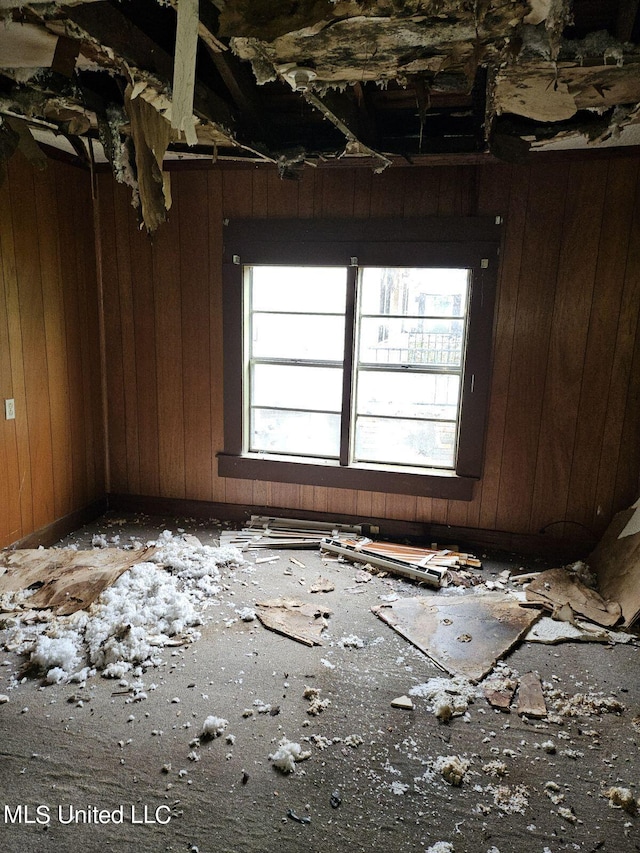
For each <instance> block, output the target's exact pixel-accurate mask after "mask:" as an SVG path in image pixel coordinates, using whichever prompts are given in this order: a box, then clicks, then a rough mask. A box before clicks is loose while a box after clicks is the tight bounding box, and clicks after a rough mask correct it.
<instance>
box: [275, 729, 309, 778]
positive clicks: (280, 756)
mask: <svg viewBox="0 0 640 853" xmlns="http://www.w3.org/2000/svg"><path fill="white" fill-rule="evenodd" d="M310 755H311V752H304V751H303V749H302V747H301V746H300V744H299V743H294V742H293V741H290V740H287V738H286V737H283V738H282V740H281V741H280V744H279V746H278V748H277V750H276V751H275V752H274V753H273V754H272V755H270V756H269V760H270V761H271V762H273V766H274V767H277V768H278V770H281V771H282V772H283V773H294V772H295V769H296V761H304V760H305V759H306V758H309V756H310Z"/></svg>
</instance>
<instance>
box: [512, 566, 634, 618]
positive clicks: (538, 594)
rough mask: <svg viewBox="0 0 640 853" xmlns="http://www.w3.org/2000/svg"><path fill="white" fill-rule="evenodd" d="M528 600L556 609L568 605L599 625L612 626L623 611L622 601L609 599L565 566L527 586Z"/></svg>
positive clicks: (549, 608)
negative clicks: (587, 585) (619, 602)
mask: <svg viewBox="0 0 640 853" xmlns="http://www.w3.org/2000/svg"><path fill="white" fill-rule="evenodd" d="M526 597H527V601H530V602H532V603H534V604H541V605H542V606H543V607H545V608H547V609H548V610H552V611H556V610H560V609H562V608H564V607H565V606H566V605H568V606H569V607H570V608H571V610H572V611H573V613H576V614H579V615H580V616H584V617H585V618H586V619H589V621H591V622H595V623H596V624H597V625H603V626H604V627H605V628H612V627H613V626H614V625H615V624H616V623H617V622H618V621H619V620H620V616H621V615H622V610H621V608H620V605H619V604H618V603H617V602H614V601H605V600H604V598H602V596H601V595H600V594H599V593H597V592H596V591H595V590H593V589H589V588H588V587H586V586H585V585H584V584H583V583H581V582H580V581H579V580H578V579H577V578H576V577H575V576H574V575H571V574H570V573H569V572H567V571H566V570H565V569H549V570H548V571H546V572H542V574H540V575H538V577H537V578H536V579H535V580H534V581H532V582H531V584H530V585H529V586H528V587H527V590H526Z"/></svg>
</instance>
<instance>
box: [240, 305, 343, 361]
mask: <svg viewBox="0 0 640 853" xmlns="http://www.w3.org/2000/svg"><path fill="white" fill-rule="evenodd" d="M343 352H344V316H341V317H323V316H317V315H312V314H254V315H253V352H252V355H253V356H254V358H288V359H296V358H299V359H321V360H324V361H340V362H341V361H342V358H343Z"/></svg>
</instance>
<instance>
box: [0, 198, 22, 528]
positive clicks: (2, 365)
mask: <svg viewBox="0 0 640 853" xmlns="http://www.w3.org/2000/svg"><path fill="white" fill-rule="evenodd" d="M8 193H9V190H8V184H7V183H5V186H4V188H2V187H0V388H1V389H2V394H3V397H4V398H11V397H14V396H15V393H14V383H13V375H12V370H11V361H12V358H11V356H12V352H11V338H10V335H9V318H8V304H9V301H8V298H7V295H6V294H7V293H8V282H9V280H10V279H11V278H12V275H13V266H14V265H13V264H12V263H10V259H11V260H13V259H14V255H13V241H11V243H9V239H8V238H9V236H11V238H13V231H12V229H11V227H10V225H11V217H10V207H9V200H8ZM19 494H20V471H19V467H18V444H17V435H16V422H15V421H7V420H4V418H2V420H1V421H0V510H1V512H0V544H2V545H7V544H9V543H11V542H13V541H14V540H15V539H17V538H19V537H20V536H21V534H22V517H21V512H20V502H19V500H17V499H16V496H17V495H19Z"/></svg>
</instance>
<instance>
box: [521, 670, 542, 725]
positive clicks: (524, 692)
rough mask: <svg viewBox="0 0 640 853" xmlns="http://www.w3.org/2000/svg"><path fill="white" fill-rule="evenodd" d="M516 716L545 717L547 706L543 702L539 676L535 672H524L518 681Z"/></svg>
mask: <svg viewBox="0 0 640 853" xmlns="http://www.w3.org/2000/svg"><path fill="white" fill-rule="evenodd" d="M518 714H520V716H527V717H546V716H547V705H546V702H545V701H544V694H543V692H542V684H541V682H540V676H539V675H538V674H537V673H535V672H526V673H525V674H524V675H523V676H522V678H521V679H520V685H519V687H518Z"/></svg>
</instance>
